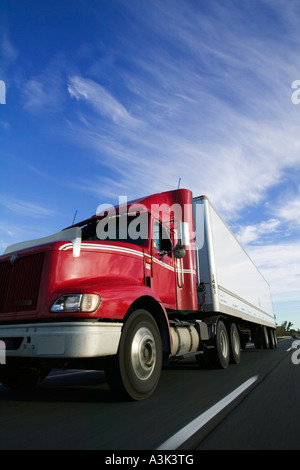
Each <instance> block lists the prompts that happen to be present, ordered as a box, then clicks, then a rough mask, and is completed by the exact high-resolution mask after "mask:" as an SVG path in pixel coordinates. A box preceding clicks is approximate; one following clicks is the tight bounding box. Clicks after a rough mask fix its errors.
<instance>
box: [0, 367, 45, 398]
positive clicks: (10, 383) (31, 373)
mask: <svg viewBox="0 0 300 470" xmlns="http://www.w3.org/2000/svg"><path fill="white" fill-rule="evenodd" d="M49 372H50V369H47V368H44V367H22V366H18V365H15V364H13V365H8V364H7V365H1V366H0V382H1V383H2V384H3V385H5V386H6V387H9V388H12V389H15V390H22V391H29V390H33V389H34V388H35V387H37V386H38V385H39V384H40V383H41V382H42V381H43V380H44V379H45V378H46V377H47V375H48V374H49Z"/></svg>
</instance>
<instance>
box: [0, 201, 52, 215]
mask: <svg viewBox="0 0 300 470" xmlns="http://www.w3.org/2000/svg"><path fill="white" fill-rule="evenodd" d="M0 205H1V206H2V207H5V208H6V209H8V210H9V211H10V212H13V213H15V214H18V215H19V216H22V217H37V218H39V217H47V216H50V215H54V214H55V211H54V210H52V209H49V208H46V207H44V206H41V205H39V204H35V203H32V202H28V201H23V200H19V199H16V198H12V197H9V196H3V195H1V196H0Z"/></svg>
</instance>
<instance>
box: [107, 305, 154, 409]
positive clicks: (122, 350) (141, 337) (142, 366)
mask: <svg viewBox="0 0 300 470" xmlns="http://www.w3.org/2000/svg"><path fill="white" fill-rule="evenodd" d="M161 368H162V341H161V336H160V332H159V329H158V326H157V324H156V322H155V320H154V318H153V317H152V315H151V314H150V313H149V312H147V311H146V310H143V309H138V310H135V311H133V313H132V314H131V315H130V317H129V318H128V320H127V321H126V323H125V325H124V327H123V330H122V335H121V339H120V344H119V350H118V354H117V355H116V356H111V357H108V358H107V361H106V366H105V374H106V379H107V382H108V384H109V386H110V388H111V390H112V391H113V392H115V393H116V394H117V395H118V396H119V397H121V398H130V399H133V400H143V399H145V398H148V397H149V396H150V395H152V393H153V392H154V390H155V389H156V386H157V384H158V381H159V378H160V374H161Z"/></svg>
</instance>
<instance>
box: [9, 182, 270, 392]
mask: <svg viewBox="0 0 300 470" xmlns="http://www.w3.org/2000/svg"><path fill="white" fill-rule="evenodd" d="M102 209H103V210H102ZM275 327H276V325H275V320H274V314H273V309H272V300H271V296H270V289H269V285H268V284H267V282H266V281H265V279H264V278H263V276H262V275H261V273H260V272H259V271H258V270H257V268H256V267H255V266H254V264H253V263H252V261H251V260H250V258H249V257H248V256H247V254H246V253H245V251H244V250H243V248H242V247H241V246H240V244H239V243H238V242H237V240H236V238H235V237H234V236H233V234H232V233H231V231H230V230H229V229H228V227H227V226H226V224H225V223H224V222H223V221H222V219H221V218H220V216H219V215H218V214H217V212H216V211H215V210H214V208H213V207H212V205H211V204H210V202H209V200H208V198H207V197H206V196H200V197H197V198H193V196H192V193H191V191H189V190H186V189H178V190H174V191H168V192H163V193H158V194H154V195H152V196H148V197H145V198H141V199H140V200H135V201H131V202H128V203H127V202H126V201H125V202H124V200H123V201H122V204H119V205H118V206H116V207H112V206H111V207H108V208H106V209H105V208H104V206H103V208H101V207H100V210H99V211H98V212H97V214H96V215H95V216H93V217H91V218H89V219H87V220H84V221H82V222H80V223H77V224H75V225H73V226H72V227H69V228H67V229H65V230H63V231H61V232H59V233H57V234H55V235H52V236H50V237H46V238H42V239H39V240H33V241H29V242H23V243H18V244H15V245H11V246H10V247H8V248H7V249H6V250H5V252H4V254H3V255H2V256H1V257H0V342H1V344H2V345H5V361H2V364H0V382H2V383H3V384H4V385H6V386H8V387H11V388H19V389H28V388H32V387H35V386H37V385H38V384H39V383H40V382H41V381H42V380H43V379H44V378H45V377H46V376H47V374H48V373H49V371H50V370H51V368H81V369H92V370H94V369H96V370H105V374H106V378H107V382H108V383H109V385H110V387H111V389H112V390H113V391H115V392H117V393H118V394H119V395H120V396H122V397H127V398H128V397H129V398H131V399H134V400H141V399H144V398H147V397H149V396H150V395H151V394H152V393H153V392H154V390H155V388H156V386H157V384H158V381H159V377H160V373H161V368H162V366H163V365H167V364H169V362H170V361H171V360H174V359H175V360H179V359H180V358H183V357H186V356H187V355H194V356H195V357H196V359H197V360H198V362H199V363H200V364H205V365H206V366H207V367H219V368H227V367H228V365H229V363H239V362H240V358H241V349H242V348H244V347H245V345H246V343H247V342H248V341H249V340H251V341H252V342H254V344H255V346H256V347H258V348H261V347H263V348H268V347H270V348H275V347H276V345H277V342H276V336H275Z"/></svg>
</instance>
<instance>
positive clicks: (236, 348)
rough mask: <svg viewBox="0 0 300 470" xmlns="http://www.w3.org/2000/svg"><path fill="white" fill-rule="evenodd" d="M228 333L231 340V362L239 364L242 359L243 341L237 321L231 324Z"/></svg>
mask: <svg viewBox="0 0 300 470" xmlns="http://www.w3.org/2000/svg"><path fill="white" fill-rule="evenodd" d="M228 333H229V341H230V362H231V364H238V363H239V362H240V361H241V341H240V335H239V331H238V329H237V326H236V324H235V323H231V325H229V329H228Z"/></svg>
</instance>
